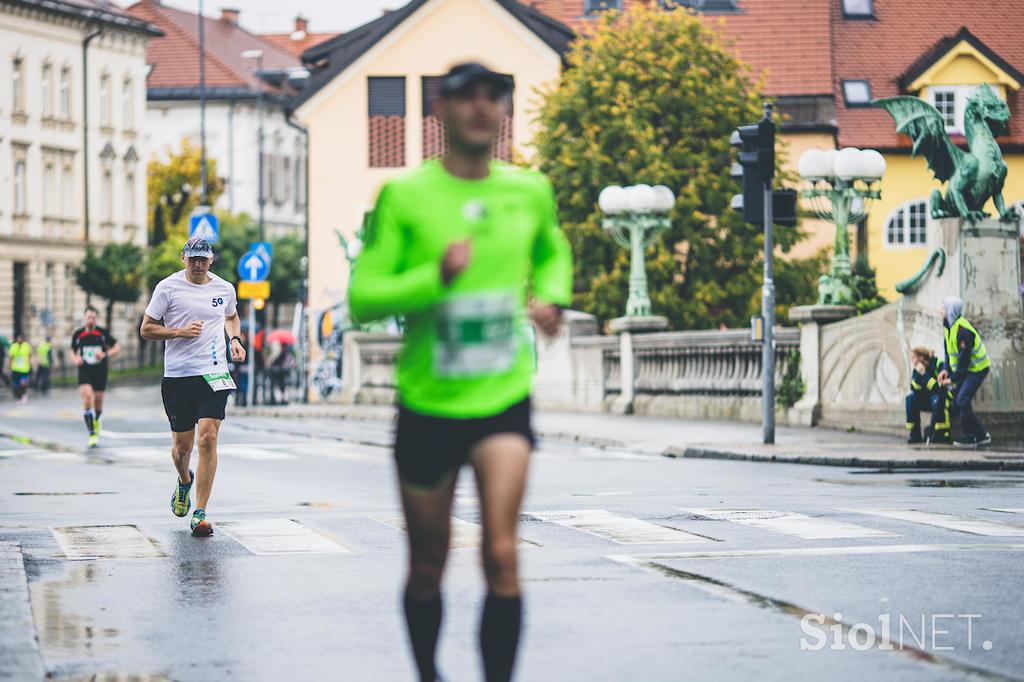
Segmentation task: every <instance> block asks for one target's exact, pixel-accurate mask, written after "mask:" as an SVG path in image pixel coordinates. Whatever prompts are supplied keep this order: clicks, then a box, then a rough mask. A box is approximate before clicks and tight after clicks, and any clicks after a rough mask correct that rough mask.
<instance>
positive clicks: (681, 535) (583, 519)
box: [526, 509, 707, 545]
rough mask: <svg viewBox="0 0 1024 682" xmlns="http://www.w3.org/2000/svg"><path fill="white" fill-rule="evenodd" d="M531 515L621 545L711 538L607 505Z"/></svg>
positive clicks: (680, 542) (678, 542) (684, 541)
mask: <svg viewBox="0 0 1024 682" xmlns="http://www.w3.org/2000/svg"><path fill="white" fill-rule="evenodd" d="M526 516H527V517H528V518H532V519H536V520H538V521H546V522H548V523H555V524H558V525H559V526H565V527H566V528H572V529H574V530H578V531H581V532H583V533H587V534H589V535H596V536H597V537H599V538H604V539H605V540H611V541H612V542H615V543H618V544H620V545H656V544H683V543H693V542H707V538H705V537H701V536H699V535H694V534H692V533H687V532H686V531H683V530H678V529H676V528H669V527H667V526H660V525H658V524H656V523H651V522H649V521H641V520H640V519H633V518H629V517H626V516H619V515H618V514H612V513H611V512H609V511H607V510H604V509H573V510H569V511H546V512H529V513H527V514H526Z"/></svg>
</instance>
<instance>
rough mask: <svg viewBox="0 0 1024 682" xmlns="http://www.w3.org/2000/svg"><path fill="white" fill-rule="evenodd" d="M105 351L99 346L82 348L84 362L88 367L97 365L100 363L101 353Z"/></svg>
mask: <svg viewBox="0 0 1024 682" xmlns="http://www.w3.org/2000/svg"><path fill="white" fill-rule="evenodd" d="M102 350H103V349H102V348H100V347H99V346H84V347H83V348H82V362H84V363H85V364H87V365H95V364H98V363H99V362H100V357H99V355H100V352H101V351H102Z"/></svg>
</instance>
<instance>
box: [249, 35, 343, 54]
mask: <svg viewBox="0 0 1024 682" xmlns="http://www.w3.org/2000/svg"><path fill="white" fill-rule="evenodd" d="M295 35H296V34H295V33H261V34H260V38H263V39H264V40H266V41H269V42H271V43H273V44H274V45H277V46H278V47H279V48H281V49H282V50H286V51H288V52H291V53H292V54H293V55H295V57H296V58H298V57H299V56H301V55H302V53H303V52H305V51H306V50H308V49H309V48H311V47H316V46H317V45H319V44H320V43H322V42H324V41H327V40H330V39H331V38H334V37H336V36H338V35H341V34H340V33H303V34H302V37H301V38H297V37H294V36H295Z"/></svg>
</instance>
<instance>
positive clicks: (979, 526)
mask: <svg viewBox="0 0 1024 682" xmlns="http://www.w3.org/2000/svg"><path fill="white" fill-rule="evenodd" d="M846 511H851V512H855V513H857V514H870V515H872V516H881V517H883V518H888V519H896V520H898V521H909V522H911V523H920V524H923V525H926V526H935V527H937V528H945V529H947V530H955V531H959V532H961V533H970V534H972V535H987V536H989V537H1019V536H1024V526H1014V525H1012V524H1009V523H1000V522H998V521H988V520H986V519H978V518H973V517H970V516H960V515H959V514H944V513H940V512H925V511H920V510H917V509H848V510H846Z"/></svg>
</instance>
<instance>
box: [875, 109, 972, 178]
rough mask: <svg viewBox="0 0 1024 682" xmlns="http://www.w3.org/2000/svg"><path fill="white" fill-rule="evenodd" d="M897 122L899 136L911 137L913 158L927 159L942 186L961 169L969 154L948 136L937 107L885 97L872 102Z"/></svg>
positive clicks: (929, 166)
mask: <svg viewBox="0 0 1024 682" xmlns="http://www.w3.org/2000/svg"><path fill="white" fill-rule="evenodd" d="M871 104H873V105H874V106H876V107H882V108H883V109H885V110H886V111H888V112H889V114H890V115H891V116H892V117H893V119H895V121H896V132H899V133H903V134H904V135H907V136H909V137H910V139H911V140H912V141H913V143H914V148H913V150H912V152H911V153H912V154H913V155H914V156H923V157H924V158H925V160H926V161H927V162H928V168H930V169H931V171H932V173H934V174H935V178H936V179H937V180H938V181H939V182H946V181H947V180H949V179H950V178H951V177H953V173H954V172H955V171H956V167H957V166H958V165H960V160H961V159H962V158H963V157H964V155H965V153H964V151H963V150H962V149H960V148H959V147H957V146H956V145H955V144H953V141H952V140H950V139H949V135H948V134H947V133H946V122H945V121H944V120H943V118H942V114H940V113H939V112H938V111H937V110H936V109H935V107H933V106H932V105H931V104H928V102H925V101H924V100H922V99H920V98H918V97H885V98H883V99H876V100H872V102H871Z"/></svg>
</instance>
